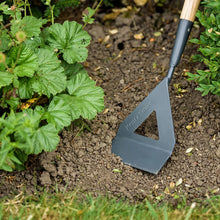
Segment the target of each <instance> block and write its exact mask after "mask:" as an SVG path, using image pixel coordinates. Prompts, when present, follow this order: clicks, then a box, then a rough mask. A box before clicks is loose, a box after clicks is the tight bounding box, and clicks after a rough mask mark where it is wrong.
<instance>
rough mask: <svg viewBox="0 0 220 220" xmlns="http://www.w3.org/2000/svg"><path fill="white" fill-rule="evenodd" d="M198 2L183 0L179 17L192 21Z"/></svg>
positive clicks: (196, 0)
mask: <svg viewBox="0 0 220 220" xmlns="http://www.w3.org/2000/svg"><path fill="white" fill-rule="evenodd" d="M199 4H200V0H185V2H184V5H183V9H182V13H181V15H180V18H181V19H186V20H188V21H192V22H194V20H195V15H196V12H197V9H198V7H199Z"/></svg>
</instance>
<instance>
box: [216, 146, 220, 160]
mask: <svg viewBox="0 0 220 220" xmlns="http://www.w3.org/2000/svg"><path fill="white" fill-rule="evenodd" d="M216 156H217V157H219V158H220V147H218V150H217V151H216Z"/></svg>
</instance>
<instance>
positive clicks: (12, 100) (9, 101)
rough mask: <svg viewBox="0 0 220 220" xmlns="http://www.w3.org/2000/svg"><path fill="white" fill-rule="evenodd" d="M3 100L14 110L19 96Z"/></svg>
mask: <svg viewBox="0 0 220 220" xmlns="http://www.w3.org/2000/svg"><path fill="white" fill-rule="evenodd" d="M5 102H6V103H7V104H8V105H9V106H10V107H11V108H12V109H14V110H16V109H17V108H18V105H19V98H15V97H10V99H7V100H5Z"/></svg>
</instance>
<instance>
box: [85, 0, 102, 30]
mask: <svg viewBox="0 0 220 220" xmlns="http://www.w3.org/2000/svg"><path fill="white" fill-rule="evenodd" d="M102 2H103V0H100V2H99V4H98V5H97V6H96V8H95V12H94V14H95V13H96V11H97V10H98V8H99V7H100V5H101V4H102ZM94 14H93V15H94ZM93 15H92V16H93ZM92 16H91V17H92ZM87 24H88V22H86V23H85V24H84V25H83V27H82V29H84V28H85V26H86V25H87Z"/></svg>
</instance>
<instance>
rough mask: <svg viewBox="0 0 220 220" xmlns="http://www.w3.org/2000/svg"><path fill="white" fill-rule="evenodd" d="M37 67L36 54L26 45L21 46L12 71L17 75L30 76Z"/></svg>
mask: <svg viewBox="0 0 220 220" xmlns="http://www.w3.org/2000/svg"><path fill="white" fill-rule="evenodd" d="M37 67H38V63H37V56H36V54H34V53H33V51H31V50H30V49H29V48H28V47H26V46H22V47H21V49H20V56H19V58H18V60H17V64H16V67H15V69H14V73H15V74H16V75H17V76H20V77H23V76H27V77H32V76H33V74H34V72H35V71H36V69H37Z"/></svg>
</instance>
